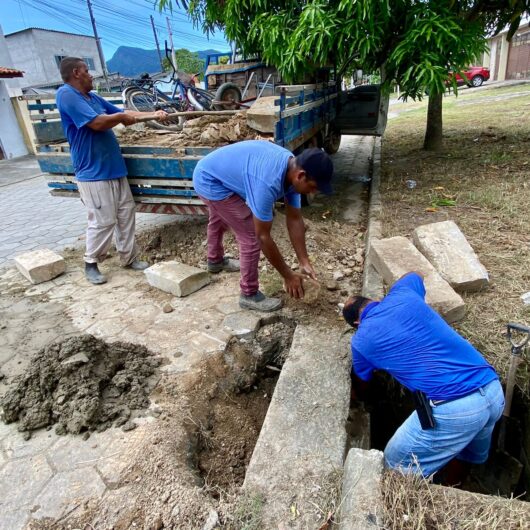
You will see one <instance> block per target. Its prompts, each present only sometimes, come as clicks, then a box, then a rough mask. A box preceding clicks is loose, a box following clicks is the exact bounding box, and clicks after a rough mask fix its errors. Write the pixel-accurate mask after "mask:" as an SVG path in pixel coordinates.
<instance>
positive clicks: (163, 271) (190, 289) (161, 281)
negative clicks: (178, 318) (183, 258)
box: [144, 261, 210, 297]
mask: <svg viewBox="0 0 530 530" xmlns="http://www.w3.org/2000/svg"><path fill="white" fill-rule="evenodd" d="M144 273H145V275H146V277H147V281H148V282H149V285H152V286H153V287H156V288H157V289H161V290H162V291H165V292H166V293H171V294H172V295H174V296H179V297H182V296H188V295H190V294H191V293H194V292H195V291H198V290H199V289H201V288H202V287H204V286H205V285H208V284H209V283H210V276H209V274H208V273H207V272H206V271H203V270H201V269H198V268H196V267H190V266H189V265H184V264H183V263H180V262H178V261H166V262H164V263H157V264H156V265H152V266H151V267H149V268H147V269H145V271H144Z"/></svg>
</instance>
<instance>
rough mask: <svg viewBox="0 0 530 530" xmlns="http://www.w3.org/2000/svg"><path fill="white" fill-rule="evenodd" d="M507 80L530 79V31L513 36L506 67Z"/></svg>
mask: <svg viewBox="0 0 530 530" xmlns="http://www.w3.org/2000/svg"><path fill="white" fill-rule="evenodd" d="M506 79H530V29H529V28H526V30H523V29H521V28H520V29H519V31H517V32H516V34H515V35H514V36H513V38H512V41H511V43H510V52H509V54H508V64H507V66H506Z"/></svg>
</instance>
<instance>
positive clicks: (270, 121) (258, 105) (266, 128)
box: [247, 96, 280, 133]
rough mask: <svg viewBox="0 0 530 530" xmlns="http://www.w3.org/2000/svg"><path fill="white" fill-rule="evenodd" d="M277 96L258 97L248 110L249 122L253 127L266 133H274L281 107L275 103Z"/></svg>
mask: <svg viewBox="0 0 530 530" xmlns="http://www.w3.org/2000/svg"><path fill="white" fill-rule="evenodd" d="M277 99H278V97H277V96H269V97H264V98H259V99H257V100H256V101H255V102H254V103H253V104H252V107H250V109H248V111H247V124H248V126H249V127H251V128H252V129H255V130H256V131H260V132H264V133H274V132H275V131H276V122H277V121H278V116H279V112H280V107H279V106H276V105H274V101H275V100H277Z"/></svg>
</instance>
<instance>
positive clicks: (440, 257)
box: [412, 221, 489, 291]
mask: <svg viewBox="0 0 530 530" xmlns="http://www.w3.org/2000/svg"><path fill="white" fill-rule="evenodd" d="M412 238H413V241H414V244H415V245H416V247H418V249H419V250H420V252H421V253H422V254H423V255H424V256H425V257H426V258H427V259H428V260H429V261H430V262H431V264H432V265H434V268H435V269H436V270H437V271H438V272H439V274H440V276H441V277H442V278H443V279H444V280H446V281H447V282H449V284H450V285H451V287H453V289H455V290H456V291H478V290H480V289H482V288H483V287H485V286H486V285H487V284H488V281H489V278H488V272H487V271H486V268H485V267H484V265H482V263H480V261H479V259H478V257H477V255H476V254H475V251H474V250H473V248H472V247H471V245H470V244H469V243H468V241H467V239H466V237H465V236H464V234H463V233H462V232H461V231H460V228H458V226H457V224H456V223H455V222H454V221H442V222H441V223H431V224H428V225H423V226H418V227H417V228H416V229H415V230H414V232H413V233H412Z"/></svg>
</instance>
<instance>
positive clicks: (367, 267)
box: [362, 137, 385, 299]
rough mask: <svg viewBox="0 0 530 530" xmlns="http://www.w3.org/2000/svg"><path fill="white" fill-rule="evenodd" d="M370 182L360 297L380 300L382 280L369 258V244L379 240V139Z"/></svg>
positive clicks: (382, 291)
mask: <svg viewBox="0 0 530 530" xmlns="http://www.w3.org/2000/svg"><path fill="white" fill-rule="evenodd" d="M371 173H372V175H371V177H372V180H371V184H370V202H369V205H368V227H367V229H366V236H365V249H364V271H363V286H362V295H363V296H366V297H367V298H373V299H380V298H383V296H384V294H385V293H384V288H383V280H382V278H381V276H380V275H379V273H378V272H377V271H376V270H375V267H374V266H373V264H372V260H371V258H370V244H371V242H372V240H373V239H381V236H382V226H381V219H380V218H381V213H382V210H383V205H382V204H381V195H380V193H379V186H380V184H381V138H380V137H376V138H375V139H374V148H373V154H372V171H371Z"/></svg>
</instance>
